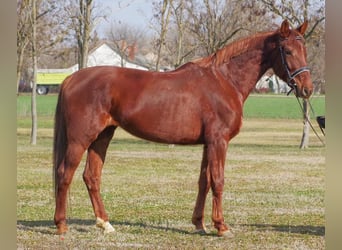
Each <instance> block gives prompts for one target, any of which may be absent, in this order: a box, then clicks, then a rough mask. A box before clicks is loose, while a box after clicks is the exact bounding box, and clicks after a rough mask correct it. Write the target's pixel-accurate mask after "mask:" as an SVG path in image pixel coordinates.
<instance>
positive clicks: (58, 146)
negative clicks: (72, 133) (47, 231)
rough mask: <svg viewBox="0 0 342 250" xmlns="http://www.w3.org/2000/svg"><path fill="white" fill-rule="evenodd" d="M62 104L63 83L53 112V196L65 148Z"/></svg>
mask: <svg viewBox="0 0 342 250" xmlns="http://www.w3.org/2000/svg"><path fill="white" fill-rule="evenodd" d="M63 107H64V105H63V85H62V87H61V90H60V93H59V95H58V101H57V106H56V112H55V126H54V137H53V177H52V178H53V187H54V194H55V197H56V195H57V190H58V183H59V175H58V168H59V167H60V165H61V163H62V162H63V160H64V158H65V155H66V150H67V142H68V141H67V133H66V122H65V117H64V110H63V109H64V108H63Z"/></svg>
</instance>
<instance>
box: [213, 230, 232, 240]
mask: <svg viewBox="0 0 342 250" xmlns="http://www.w3.org/2000/svg"><path fill="white" fill-rule="evenodd" d="M217 236H219V237H223V238H227V239H231V238H234V234H233V232H232V230H226V231H218V232H217Z"/></svg>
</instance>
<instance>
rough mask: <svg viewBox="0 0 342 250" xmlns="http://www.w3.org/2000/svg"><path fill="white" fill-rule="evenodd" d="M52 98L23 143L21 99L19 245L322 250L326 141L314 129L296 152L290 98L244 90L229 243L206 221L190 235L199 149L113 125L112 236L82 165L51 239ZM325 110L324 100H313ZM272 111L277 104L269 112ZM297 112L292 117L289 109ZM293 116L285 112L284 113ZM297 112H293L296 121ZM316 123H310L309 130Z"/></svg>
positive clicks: (229, 182)
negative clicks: (59, 231) (101, 224)
mask: <svg viewBox="0 0 342 250" xmlns="http://www.w3.org/2000/svg"><path fill="white" fill-rule="evenodd" d="M55 102H56V96H53V95H51V96H39V97H38V113H39V118H38V120H39V130H38V145H36V146H31V145H29V141H30V139H29V136H30V117H29V112H30V111H29V108H27V105H25V103H26V104H27V103H28V104H29V96H20V97H19V99H18V109H17V110H18V113H17V116H18V128H17V220H18V221H17V245H18V249H324V248H325V242H324V235H325V227H324V224H325V219H324V187H325V174H324V173H325V156H324V155H325V147H324V146H322V144H321V142H320V141H319V140H318V139H317V138H316V137H315V136H314V134H313V133H311V136H310V147H309V148H308V149H306V150H299V149H298V145H299V143H300V139H301V132H302V121H301V118H300V117H301V116H300V113H299V111H298V109H299V107H298V103H297V101H296V100H295V98H293V97H292V99H291V98H289V97H281V98H278V97H275V96H263V97H260V96H251V97H250V98H249V99H248V101H247V103H246V106H245V119H244V125H243V128H242V131H241V132H240V134H239V135H238V136H237V137H236V138H234V139H233V140H232V141H231V144H230V148H229V150H228V154H227V163H226V169H225V182H226V185H225V193H224V204H223V206H224V215H225V220H226V222H227V223H228V224H229V225H230V226H231V227H232V228H233V231H234V234H235V237H234V238H233V239H224V238H218V237H216V236H215V233H216V231H215V230H214V228H213V227H212V226H211V221H210V214H211V201H210V199H211V195H210V194H209V195H208V199H207V205H206V210H205V215H206V224H207V227H208V229H209V230H210V234H209V235H207V236H200V235H194V234H191V232H192V230H193V226H192V224H191V215H192V210H193V207H194V204H195V199H196V194H197V179H198V176H199V166H200V161H201V150H202V148H201V147H200V146H191V147H190V146H170V145H164V144H155V143H151V142H146V141H143V140H140V139H137V138H135V137H132V136H130V135H129V134H127V133H126V132H124V131H122V130H120V129H119V130H118V131H117V133H116V135H115V139H114V140H113V141H112V142H111V144H110V148H109V150H108V154H107V160H106V164H105V167H104V170H103V180H102V195H103V199H104V202H105V205H106V209H107V212H108V214H109V216H110V221H111V223H112V224H113V225H114V227H115V229H116V232H115V233H114V234H111V235H103V234H102V233H101V231H100V230H99V229H97V228H96V227H95V218H94V215H93V211H92V207H91V203H90V200H89V198H88V194H87V191H86V188H85V185H84V184H83V181H82V171H83V165H84V161H83V162H82V164H81V166H80V167H79V168H78V170H77V172H76V175H75V177H74V181H73V184H72V187H71V191H70V197H69V204H70V206H69V209H68V219H69V227H70V231H69V233H68V234H67V235H66V236H65V238H64V239H61V238H60V237H59V236H57V235H55V234H54V233H55V226H54V224H53V220H52V219H53V213H54V198H53V194H52V182H51V179H52V171H51V161H52V160H51V157H52V155H51V153H52V148H51V145H52V134H53V130H52V124H53V113H54V105H55ZM312 104H313V106H314V108H315V112H316V114H318V112H321V114H324V98H322V97H317V98H315V99H313V100H312ZM272 107H282V108H281V109H278V110H277V111H274V110H273V108H272ZM293 110H297V111H298V113H299V115H298V116H297V115H295V114H294V113H295V112H292V114H291V112H290V111H293ZM289 116H291V117H289ZM296 116H297V117H296ZM316 128H317V127H316Z"/></svg>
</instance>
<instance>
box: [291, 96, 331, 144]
mask: <svg viewBox="0 0 342 250" xmlns="http://www.w3.org/2000/svg"><path fill="white" fill-rule="evenodd" d="M296 99H297V101H298V104H299V107H300V109H301V110H302V112H303V114H304V118H305V121H307V122H308V123H309V125H310V127H311V129H312V131H313V132H314V133H315V135H316V136H317V138H318V139H319V140H320V141H321V143H322V144H323V146H325V143H324V141H323V140H322V138H321V137H320V136H319V135H318V133H317V132H316V130H315V128H314V127H313V125H312V123H311V121H310V119H309V118H308V117H307V115H306V113H305V112H304V108H303V106H302V104H301V103H300V101H299V98H298V97H297V96H296ZM308 102H309V105H310V109H311V110H312V112H313V114H314V111H313V108H312V105H311V102H310V101H309V100H308Z"/></svg>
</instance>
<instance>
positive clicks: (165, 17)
mask: <svg viewBox="0 0 342 250" xmlns="http://www.w3.org/2000/svg"><path fill="white" fill-rule="evenodd" d="M171 2H172V0H164V1H163V6H162V9H161V20H160V36H159V42H158V49H157V62H156V71H159V69H160V59H161V52H162V49H163V46H164V44H165V37H166V32H167V26H168V25H169V19H170V15H171V9H170V4H171Z"/></svg>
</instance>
